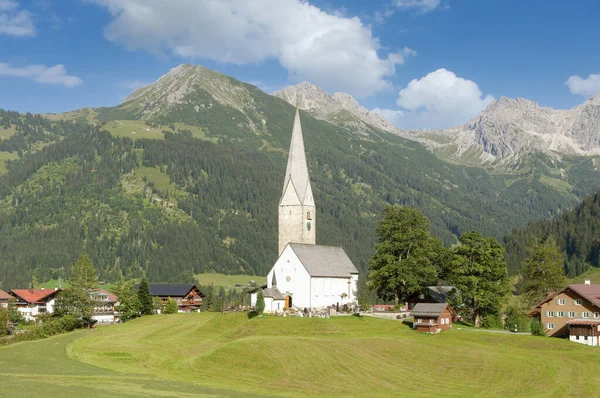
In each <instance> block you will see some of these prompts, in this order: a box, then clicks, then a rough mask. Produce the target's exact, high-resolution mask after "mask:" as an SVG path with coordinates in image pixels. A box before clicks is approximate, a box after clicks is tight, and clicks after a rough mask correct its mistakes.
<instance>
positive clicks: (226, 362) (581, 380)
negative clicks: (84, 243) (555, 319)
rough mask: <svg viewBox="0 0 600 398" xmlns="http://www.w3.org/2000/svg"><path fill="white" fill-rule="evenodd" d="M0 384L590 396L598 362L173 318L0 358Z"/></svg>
mask: <svg viewBox="0 0 600 398" xmlns="http://www.w3.org/2000/svg"><path fill="white" fill-rule="evenodd" d="M0 375H1V376H3V377H2V380H3V381H2V389H1V390H0V395H2V394H3V392H5V391H7V392H8V391H10V394H7V396H8V395H11V396H19V395H24V394H27V393H38V394H39V393H40V392H41V391H43V392H44V394H45V395H55V394H57V393H60V394H61V396H77V395H80V396H83V395H86V396H87V395H91V394H94V396H142V395H146V396H191V395H199V396H202V395H210V394H217V395H222V396H235V395H236V394H239V395H243V396H249V395H250V394H256V395H272V396H381V397H388V396H440V395H441V396H460V397H464V396H487V397H508V396H522V397H565V396H594V395H597V392H598V390H597V386H598V385H599V384H600V351H599V350H598V349H594V348H590V347H584V346H581V345H577V344H574V343H570V342H568V341H565V340H561V339H554V338H544V337H532V336H522V335H507V334H499V333H487V332H477V331H469V330H461V331H459V330H452V331H448V332H444V333H441V334H439V335H436V336H430V335H424V334H419V333H416V332H415V331H413V330H411V329H410V328H409V327H408V326H406V325H404V324H402V323H401V322H398V321H390V320H384V319H375V318H369V317H363V318H356V317H337V318H331V319H315V318H281V317H259V318H253V319H251V320H248V319H247V317H246V315H245V314H243V313H237V314H215V313H202V314H176V315H156V316H151V317H145V318H142V319H138V320H135V321H132V322H129V323H127V324H122V325H114V326H106V327H101V328H98V329H96V330H92V331H84V332H76V333H71V334H68V335H63V336H59V337H55V338H52V339H49V340H43V341H39V342H30V343H19V344H16V345H14V346H8V347H5V348H0ZM212 389H216V390H212ZM427 391H431V393H427ZM67 392H68V393H67Z"/></svg>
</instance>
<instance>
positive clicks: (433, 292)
mask: <svg viewBox="0 0 600 398" xmlns="http://www.w3.org/2000/svg"><path fill="white" fill-rule="evenodd" d="M452 289H454V286H427V292H428V294H429V297H431V298H432V299H433V300H435V301H436V302H438V303H445V302H446V297H447V296H448V293H450V291H451V290H452Z"/></svg>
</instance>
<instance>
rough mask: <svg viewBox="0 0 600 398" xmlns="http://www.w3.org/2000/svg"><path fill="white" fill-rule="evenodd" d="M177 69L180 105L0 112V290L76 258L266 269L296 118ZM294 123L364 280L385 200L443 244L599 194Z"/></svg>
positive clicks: (541, 168) (158, 267) (534, 164)
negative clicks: (182, 83) (418, 217)
mask: <svg viewBox="0 0 600 398" xmlns="http://www.w3.org/2000/svg"><path fill="white" fill-rule="evenodd" d="M186 68H187V67H186ZM190 68H195V67H191V66H190ZM184 69H185V68H184ZM185 73H186V75H185V78H186V79H187V80H186V82H187V83H189V81H193V82H194V83H193V84H192V85H191V86H190V87H188V90H187V91H185V93H186V94H185V95H181V97H179V98H178V99H177V101H174V102H168V101H167V102H164V101H166V100H164V99H163V94H164V93H163V92H161V91H160V90H162V89H163V88H162V86H161V85H156V86H152V87H149V88H148V89H141V91H140V92H136V93H137V94H136V93H134V94H136V95H135V96H134V97H133V99H131V101H128V102H125V103H123V104H122V105H120V106H118V107H114V108H100V109H96V110H81V111H76V112H71V113H67V114H61V115H46V116H44V117H42V116H34V115H29V114H27V115H22V114H18V113H16V112H4V111H0V166H5V167H6V172H5V174H4V175H1V176H0V203H1V206H0V281H1V283H2V288H4V289H7V288H11V287H14V286H28V285H29V284H30V283H31V281H32V279H34V278H35V279H37V280H39V281H43V280H47V279H50V278H58V277H62V278H68V276H69V275H68V274H69V270H70V266H71V265H72V264H73V262H74V261H75V260H76V258H77V257H78V255H79V254H80V253H81V252H87V253H89V254H90V256H91V258H92V260H93V262H94V265H95V267H96V269H98V272H99V276H100V278H101V280H106V281H114V280H116V279H118V278H120V277H121V276H123V277H124V278H131V277H138V276H141V275H143V274H146V275H147V276H148V278H149V280H150V281H153V282H158V281H164V282H179V281H187V280H189V279H191V278H192V274H193V273H200V272H208V271H217V272H223V273H228V274H239V273H246V274H265V273H266V272H267V271H268V269H270V267H271V266H272V263H273V262H274V261H275V258H276V251H277V242H276V241H277V230H276V228H277V205H278V201H279V197H280V194H281V189H282V183H283V177H284V172H285V164H286V158H287V149H288V146H289V141H290V138H291V128H292V123H293V117H294V111H295V110H294V107H292V106H290V105H289V104H287V103H286V102H284V101H283V100H281V99H278V98H275V97H272V96H270V95H267V94H265V93H263V92H262V91H260V90H259V89H257V88H256V87H254V86H251V85H248V84H244V83H241V82H239V81H237V80H235V79H231V78H229V77H227V76H223V75H219V74H217V73H215V72H212V71H208V70H205V69H201V70H199V71H198V70H196V69H195V70H192V71H189V70H188V69H185ZM167 76H168V75H167ZM171 77H172V78H174V77H173V76H171ZM175 77H177V78H179V76H175ZM190 79H192V80H190ZM160 82H161V80H159V81H158V82H157V83H160ZM171 83H172V82H171ZM187 83H186V84H187ZM190 84H191V83H190ZM171 87H172V86H171ZM215 87H217V88H218V89H216V88H215ZM175 91H176V92H177V93H181V92H184V91H181V90H175ZM301 120H302V127H303V132H304V140H305V146H306V150H307V158H308V162H309V170H310V173H311V181H312V187H313V191H314V194H315V200H316V204H317V211H318V212H319V216H318V219H319V223H318V225H317V241H318V243H320V244H331V245H342V246H343V247H344V249H346V251H347V252H348V254H349V255H350V257H351V258H352V259H353V261H354V262H355V263H356V265H357V266H358V267H359V269H360V270H361V271H363V272H365V271H366V268H367V261H368V258H369V257H370V256H371V255H372V253H373V250H374V246H375V241H376V234H375V228H376V223H377V219H378V218H379V215H380V213H381V210H382V208H383V206H384V205H385V204H386V203H392V204H394V203H399V204H404V205H411V206H415V207H418V208H419V209H421V210H422V211H423V213H424V214H425V215H426V216H427V217H429V219H430V220H431V223H432V231H433V233H434V234H435V235H437V236H439V237H440V238H441V239H442V240H443V241H444V242H445V243H446V244H451V243H454V242H456V236H457V235H459V234H461V233H463V232H466V231H470V230H477V231H479V232H481V233H482V234H484V235H493V236H496V237H501V236H504V235H505V234H507V233H508V232H510V231H511V230H512V229H513V228H514V227H517V226H523V225H525V223H526V222H527V221H528V220H531V219H541V218H546V217H553V216H555V215H558V214H560V213H561V212H562V211H564V210H566V209H569V208H571V207H572V206H574V205H575V204H576V203H577V202H578V201H579V200H580V199H579V197H581V196H584V195H588V194H590V193H591V192H593V191H594V190H596V189H597V188H598V187H600V176H599V175H598V174H600V173H597V171H596V170H595V164H594V161H593V159H591V158H563V159H562V160H560V161H559V160H556V159H550V158H543V157H539V158H538V157H536V158H532V159H531V160H530V161H529V166H528V167H527V168H526V169H525V170H522V171H520V172H519V173H518V174H515V173H508V172H506V173H499V172H498V173H492V172H489V171H486V170H484V169H481V168H476V167H464V166H460V165H454V164H450V163H446V162H444V161H442V160H440V159H438V158H437V157H436V156H435V155H433V154H432V153H430V152H429V151H427V150H426V149H425V148H423V147H422V146H421V145H420V144H418V143H415V142H412V141H409V140H406V139H404V138H401V137H398V136H395V135H392V134H388V133H385V132H383V131H380V130H378V129H376V128H373V129H371V130H370V131H365V130H364V129H363V130H361V131H360V132H359V131H354V130H351V129H347V128H344V127H341V126H334V125H331V124H329V123H327V122H325V121H321V120H317V119H315V118H313V117H311V116H310V115H309V114H306V113H304V112H301ZM11 159H12V160H11ZM563 168H564V169H568V170H569V173H568V174H565V175H564V176H562V177H561V172H560V169H563ZM2 170H3V168H2V167H0V173H2Z"/></svg>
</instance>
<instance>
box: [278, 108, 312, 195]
mask: <svg viewBox="0 0 600 398" xmlns="http://www.w3.org/2000/svg"><path fill="white" fill-rule="evenodd" d="M290 182H291V183H292V185H293V186H294V189H295V191H296V194H297V195H298V199H299V200H300V204H303V205H314V200H313V196H312V189H311V187H310V180H309V177H308V165H307V163H306V154H305V152H304V140H303V138H302V125H301V124H300V112H299V110H298V106H296V117H295V119H294V128H293V130H292V142H291V144H290V153H289V157H288V163H287V168H286V170H285V181H284V183H283V193H282V198H283V195H284V194H285V192H286V190H287V189H288V185H289V184H290Z"/></svg>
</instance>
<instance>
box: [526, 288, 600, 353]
mask: <svg viewBox="0 0 600 398" xmlns="http://www.w3.org/2000/svg"><path fill="white" fill-rule="evenodd" d="M537 314H539V315H540V320H541V322H542V326H543V327H544V330H545V331H546V334H547V335H548V336H554V337H569V339H570V340H571V341H575V342H578V343H582V344H588V345H593V346H596V345H599V343H600V342H599V339H598V336H599V335H600V285H592V284H591V283H590V281H589V280H586V281H585V283H583V284H572V285H569V286H567V287H565V288H564V289H561V290H558V291H556V292H552V293H550V294H548V296H546V298H545V299H543V300H542V301H541V302H539V303H538V304H537V305H536V306H535V307H534V308H533V310H532V311H531V315H537Z"/></svg>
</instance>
